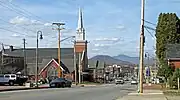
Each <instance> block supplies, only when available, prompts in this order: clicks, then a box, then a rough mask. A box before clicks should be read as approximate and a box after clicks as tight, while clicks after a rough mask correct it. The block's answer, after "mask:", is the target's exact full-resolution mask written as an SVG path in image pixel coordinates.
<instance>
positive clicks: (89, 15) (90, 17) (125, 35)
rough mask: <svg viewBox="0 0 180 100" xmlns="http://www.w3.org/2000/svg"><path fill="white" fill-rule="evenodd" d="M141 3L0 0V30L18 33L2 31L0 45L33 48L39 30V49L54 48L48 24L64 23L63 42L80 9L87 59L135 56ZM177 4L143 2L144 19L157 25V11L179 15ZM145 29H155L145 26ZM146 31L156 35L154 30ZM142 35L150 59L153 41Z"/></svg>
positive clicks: (54, 34)
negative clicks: (25, 12)
mask: <svg viewBox="0 0 180 100" xmlns="http://www.w3.org/2000/svg"><path fill="white" fill-rule="evenodd" d="M12 4H13V5H16V6H12ZM140 4H141V0H9V1H8V0H1V2H0V12H1V15H0V23H1V26H0V28H1V27H3V28H5V29H9V30H13V31H16V32H17V33H13V32H9V31H5V30H2V29H1V31H0V34H1V37H0V42H3V43H4V44H11V45H14V46H18V47H22V46H23V44H22V42H23V41H22V39H23V38H26V39H27V47H35V46H36V41H35V36H36V33H35V32H34V31H37V30H42V31H43V35H44V39H43V40H41V41H40V44H39V45H40V47H57V32H56V31H54V30H52V26H50V23H52V22H65V23H66V25H65V26H64V27H65V28H66V30H64V31H62V39H63V38H66V37H68V36H72V35H76V28H77V21H78V8H79V7H81V8H82V9H83V18H84V19H83V20H84V27H85V30H86V38H87V40H88V41H90V43H89V44H88V56H89V57H92V56H94V55H97V54H106V55H111V56H116V55H119V54H125V55H129V56H138V55H139V32H140V6H141V5H140ZM179 4H180V1H178V0H146V7H145V20H147V21H149V22H152V23H155V24H156V23H157V18H158V15H159V13H160V12H175V13H177V15H179V13H180V8H179ZM7 6H8V8H7ZM17 6H18V7H17ZM13 7H14V8H13ZM19 7H20V8H23V9H25V10H27V11H29V12H31V13H33V15H32V14H30V13H29V12H28V13H27V14H24V11H22V9H20V10H21V11H22V12H19V13H17V11H18V10H15V9H18V8H19ZM9 8H11V10H10V9H9ZM14 10H15V11H14ZM37 16H38V17H37ZM39 17H40V18H39ZM1 19H3V20H5V21H6V22H3V21H1ZM8 22H9V23H8ZM146 26H149V27H152V28H155V26H154V25H151V24H148V23H146ZM30 30H32V31H30ZM149 31H150V32H152V34H153V35H154V34H155V32H154V31H152V30H149ZM19 33H22V34H19ZM23 34H25V35H23ZM145 36H146V44H145V51H146V52H149V53H150V54H151V56H153V55H154V48H153V46H155V39H154V38H153V37H152V36H151V35H150V34H149V33H148V32H147V31H145ZM71 40H72V39H68V40H66V41H64V42H62V43H61V44H62V47H72V46H73V45H72V44H73V43H72V42H71Z"/></svg>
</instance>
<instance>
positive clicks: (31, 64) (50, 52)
mask: <svg viewBox="0 0 180 100" xmlns="http://www.w3.org/2000/svg"><path fill="white" fill-rule="evenodd" d="M57 51H58V48H39V49H38V53H39V56H38V57H39V58H38V60H39V61H38V67H39V68H38V69H39V70H38V71H39V72H38V73H40V71H41V69H43V68H44V67H45V66H46V65H47V64H48V63H49V62H50V61H51V60H52V59H56V60H55V61H57ZM25 52H26V65H27V72H28V73H27V74H28V75H30V76H31V75H35V68H36V48H26V50H25ZM4 53H5V54H6V55H8V57H9V56H11V57H13V58H17V57H20V58H22V59H23V60H22V62H21V64H23V61H24V53H23V49H13V47H11V48H10V49H5V51H4ZM4 57H6V56H5V55H4ZM9 63H10V60H9ZM61 66H64V69H66V70H65V73H72V72H73V71H74V48H61ZM18 67H20V68H19V69H21V71H23V70H24V65H23V67H22V65H21V66H20V65H18ZM18 71H20V70H18Z"/></svg>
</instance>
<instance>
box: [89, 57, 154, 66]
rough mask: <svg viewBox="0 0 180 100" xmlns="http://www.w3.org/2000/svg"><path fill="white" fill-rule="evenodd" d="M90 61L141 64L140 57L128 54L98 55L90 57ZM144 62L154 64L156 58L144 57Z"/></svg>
mask: <svg viewBox="0 0 180 100" xmlns="http://www.w3.org/2000/svg"><path fill="white" fill-rule="evenodd" d="M89 60H90V61H97V60H99V61H105V62H106V63H107V64H122V65H129V64H139V57H130V56H127V55H118V56H113V57H111V56H108V55H96V56H94V57H92V58H90V59H89ZM144 64H150V65H153V64H154V59H153V58H149V60H148V59H144Z"/></svg>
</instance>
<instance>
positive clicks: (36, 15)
mask: <svg viewBox="0 0 180 100" xmlns="http://www.w3.org/2000/svg"><path fill="white" fill-rule="evenodd" d="M9 3H10V4H11V5H13V6H15V7H17V8H19V9H21V10H23V11H24V12H28V13H29V14H31V15H33V16H35V17H36V18H38V19H40V20H42V21H45V22H50V21H47V20H44V19H43V18H41V17H39V16H37V15H35V14H33V13H31V12H29V11H28V10H26V9H23V8H21V7H19V6H18V5H16V4H14V3H12V2H9ZM50 23H51V22H50Z"/></svg>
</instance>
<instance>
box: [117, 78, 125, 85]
mask: <svg viewBox="0 0 180 100" xmlns="http://www.w3.org/2000/svg"><path fill="white" fill-rule="evenodd" d="M115 84H124V80H123V78H116V79H115Z"/></svg>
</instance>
